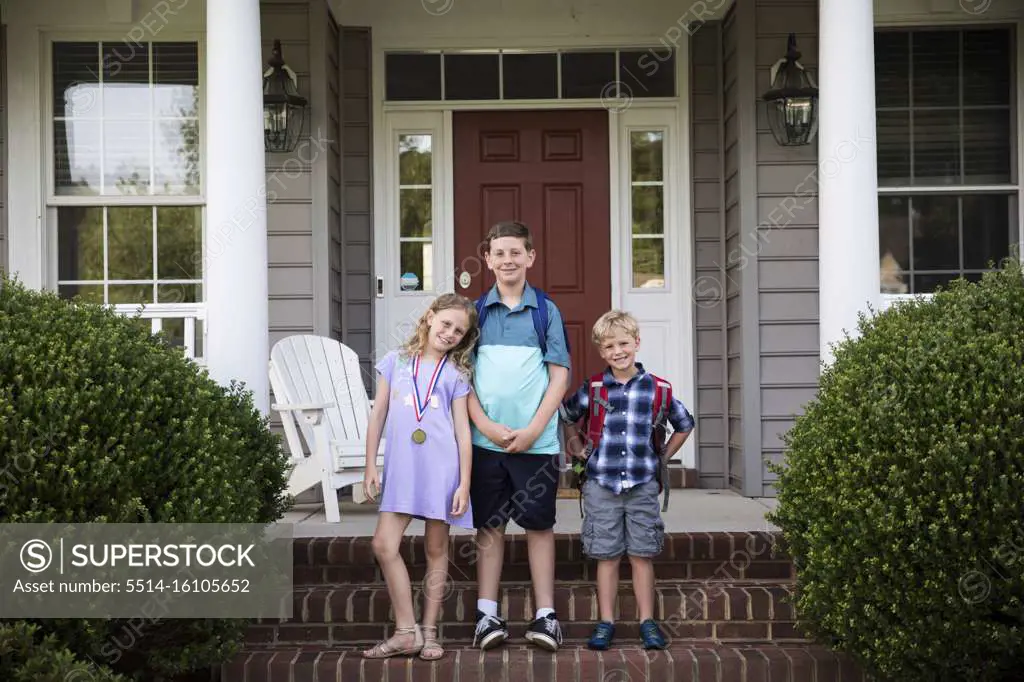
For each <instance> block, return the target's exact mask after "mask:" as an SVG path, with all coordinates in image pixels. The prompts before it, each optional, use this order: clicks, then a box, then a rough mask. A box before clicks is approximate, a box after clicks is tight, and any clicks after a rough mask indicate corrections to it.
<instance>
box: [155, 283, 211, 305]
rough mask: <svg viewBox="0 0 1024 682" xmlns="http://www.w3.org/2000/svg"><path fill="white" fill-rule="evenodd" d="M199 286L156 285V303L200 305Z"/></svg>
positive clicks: (200, 291)
mask: <svg viewBox="0 0 1024 682" xmlns="http://www.w3.org/2000/svg"><path fill="white" fill-rule="evenodd" d="M202 289H203V287H202V285H201V284H157V286H156V300H157V303H201V302H202V300H203V297H202Z"/></svg>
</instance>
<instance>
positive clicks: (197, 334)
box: [113, 303, 206, 365]
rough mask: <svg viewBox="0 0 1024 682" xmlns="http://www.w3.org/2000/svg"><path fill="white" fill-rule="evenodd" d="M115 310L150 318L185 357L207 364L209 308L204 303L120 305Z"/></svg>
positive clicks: (152, 327) (155, 326)
mask: <svg viewBox="0 0 1024 682" xmlns="http://www.w3.org/2000/svg"><path fill="white" fill-rule="evenodd" d="M113 308H114V311H115V312H117V313H119V314H121V315H124V316H126V317H136V316H138V317H141V318H143V319H148V320H149V321H150V325H151V326H150V329H151V331H152V332H153V333H154V334H156V333H158V332H161V331H163V332H164V334H165V336H166V337H167V338H168V340H169V341H170V342H171V344H172V345H174V346H178V347H180V348H181V349H182V351H183V352H184V354H185V357H187V358H189V359H191V360H195V361H196V362H197V363H199V364H201V365H202V364H204V363H205V349H206V307H205V305H203V304H202V303H149V304H146V305H141V304H133V303H132V304H120V305H115V306H113Z"/></svg>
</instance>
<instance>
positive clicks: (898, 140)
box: [875, 111, 910, 187]
mask: <svg viewBox="0 0 1024 682" xmlns="http://www.w3.org/2000/svg"><path fill="white" fill-rule="evenodd" d="M875 126H876V128H877V135H878V152H877V154H878V184H879V185H882V186H888V187H894V186H895V187H898V186H901V185H909V184H910V112H908V111H880V112H878V115H877V116H876V120H875Z"/></svg>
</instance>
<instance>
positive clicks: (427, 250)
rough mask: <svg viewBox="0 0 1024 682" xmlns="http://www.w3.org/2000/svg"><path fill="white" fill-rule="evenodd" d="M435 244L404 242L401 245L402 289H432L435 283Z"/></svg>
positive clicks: (400, 283)
mask: <svg viewBox="0 0 1024 682" xmlns="http://www.w3.org/2000/svg"><path fill="white" fill-rule="evenodd" d="M433 253H434V245H433V244H431V243H429V242H402V244H401V245H400V255H399V259H400V263H399V267H400V268H401V275H402V276H401V279H400V281H399V286H400V288H401V290H402V291H431V290H433V288H434V283H433V267H432V266H433Z"/></svg>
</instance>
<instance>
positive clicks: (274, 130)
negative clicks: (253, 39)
mask: <svg viewBox="0 0 1024 682" xmlns="http://www.w3.org/2000/svg"><path fill="white" fill-rule="evenodd" d="M267 65H268V68H267V70H266V71H264V72H263V141H264V145H265V147H266V150H267V151H268V152H291V151H294V150H295V147H296V146H297V145H298V144H299V138H301V137H302V131H303V129H304V128H305V125H306V98H305V97H302V96H300V95H299V92H298V83H299V79H298V78H297V77H296V75H295V72H294V71H292V70H291V69H290V68H289V67H288V65H287V64H285V63H284V59H283V58H282V57H281V41H280V40H275V41H274V51H273V53H272V54H271V56H270V59H269V60H268V61H267Z"/></svg>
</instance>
